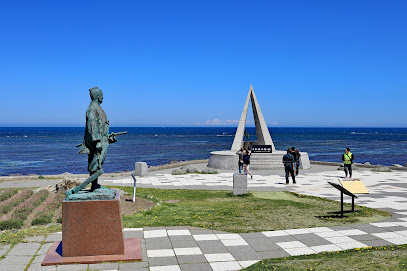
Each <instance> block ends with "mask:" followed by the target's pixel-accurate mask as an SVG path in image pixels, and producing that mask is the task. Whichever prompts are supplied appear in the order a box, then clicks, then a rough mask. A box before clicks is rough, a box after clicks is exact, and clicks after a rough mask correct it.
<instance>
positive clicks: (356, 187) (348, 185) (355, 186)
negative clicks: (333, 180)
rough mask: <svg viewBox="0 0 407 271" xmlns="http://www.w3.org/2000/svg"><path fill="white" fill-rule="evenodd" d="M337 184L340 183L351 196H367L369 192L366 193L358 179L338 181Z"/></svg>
mask: <svg viewBox="0 0 407 271" xmlns="http://www.w3.org/2000/svg"><path fill="white" fill-rule="evenodd" d="M339 182H340V183H341V185H342V186H343V188H345V189H346V190H348V191H349V192H351V193H353V194H369V191H367V189H366V187H365V185H364V184H363V183H362V181H361V180H359V179H358V180H355V181H342V180H339Z"/></svg>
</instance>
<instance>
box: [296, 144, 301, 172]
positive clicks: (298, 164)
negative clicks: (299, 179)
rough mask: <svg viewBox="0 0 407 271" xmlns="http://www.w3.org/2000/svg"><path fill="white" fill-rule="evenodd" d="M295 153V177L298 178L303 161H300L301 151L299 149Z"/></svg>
mask: <svg viewBox="0 0 407 271" xmlns="http://www.w3.org/2000/svg"><path fill="white" fill-rule="evenodd" d="M295 153H296V154H297V156H296V158H295V176H297V175H298V169H299V168H300V164H301V162H300V161H301V160H300V157H301V153H300V151H299V150H298V149H297V150H295Z"/></svg>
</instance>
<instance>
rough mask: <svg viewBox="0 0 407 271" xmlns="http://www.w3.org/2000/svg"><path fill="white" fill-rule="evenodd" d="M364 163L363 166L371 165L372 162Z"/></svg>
mask: <svg viewBox="0 0 407 271" xmlns="http://www.w3.org/2000/svg"><path fill="white" fill-rule="evenodd" d="M364 165H365V166H371V165H372V164H370V163H369V162H366V163H365V164H364Z"/></svg>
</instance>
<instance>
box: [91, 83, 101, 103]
mask: <svg viewBox="0 0 407 271" xmlns="http://www.w3.org/2000/svg"><path fill="white" fill-rule="evenodd" d="M89 94H90V98H91V99H92V101H95V102H97V103H99V104H101V103H102V102H103V92H102V90H100V89H99V88H98V87H94V88H91V89H89Z"/></svg>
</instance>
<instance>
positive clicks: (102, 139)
mask: <svg viewBox="0 0 407 271" xmlns="http://www.w3.org/2000/svg"><path fill="white" fill-rule="evenodd" d="M89 92H90V98H91V100H92V101H91V102H90V104H89V106H88V109H87V110H86V128H85V136H84V139H83V142H82V144H80V145H78V146H77V147H80V150H79V153H80V154H84V153H86V154H88V171H89V173H90V177H89V178H88V179H87V180H86V181H84V182H83V183H82V184H80V185H79V186H77V187H74V188H72V189H70V190H68V191H66V194H67V198H68V200H69V197H70V199H71V200H79V199H81V200H83V199H102V198H103V199H104V198H105V196H106V194H109V196H108V197H109V198H114V194H113V196H112V191H113V190H111V189H106V188H104V187H102V186H101V185H100V184H99V183H98V177H99V176H100V175H102V174H103V173H104V172H103V168H102V166H103V163H104V162H105V158H106V152H107V147H108V146H109V144H112V143H115V142H117V140H116V136H117V135H122V134H126V133H127V132H121V133H111V134H109V129H110V126H109V120H108V119H107V116H106V113H105V111H104V110H103V109H102V107H101V106H100V104H101V103H102V102H103V92H102V90H100V89H99V88H98V87H94V88H91V89H89ZM89 183H92V186H91V189H90V192H95V194H96V195H86V196H85V195H84V194H83V193H82V195H77V196H73V194H76V193H78V192H79V191H81V190H82V189H84V188H85V187H86V186H87V185H88V184H89ZM108 190H109V191H108ZM113 193H114V191H113ZM89 197H90V198H89Z"/></svg>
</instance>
